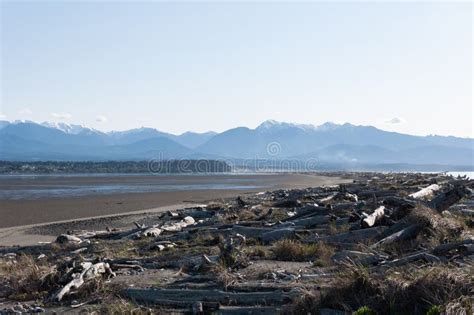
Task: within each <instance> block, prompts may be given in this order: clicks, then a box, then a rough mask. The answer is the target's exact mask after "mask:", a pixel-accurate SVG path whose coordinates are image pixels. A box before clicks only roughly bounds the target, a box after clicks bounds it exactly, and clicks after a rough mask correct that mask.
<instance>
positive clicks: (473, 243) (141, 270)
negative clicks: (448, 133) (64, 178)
mask: <svg viewBox="0 0 474 315" xmlns="http://www.w3.org/2000/svg"><path fill="white" fill-rule="evenodd" d="M338 175H341V174H338ZM344 176H346V177H349V178H353V179H354V180H353V183H350V184H344V185H338V186H331V187H315V188H307V189H295V190H278V191H272V192H262V193H258V194H254V195H246V196H240V197H238V198H236V199H233V200H222V201H219V202H212V203H209V204H208V205H207V206H203V207H198V208H188V209H182V210H178V211H168V212H167V213H163V214H159V215H158V214H157V215H150V218H149V220H144V222H135V227H134V228H131V229H129V230H114V229H110V228H106V227H104V230H103V231H70V232H69V233H65V234H63V235H60V236H58V238H57V240H56V242H55V243H54V244H47V245H38V246H31V247H13V248H0V254H1V255H2V256H3V257H2V258H1V259H2V263H3V264H4V266H10V267H8V268H10V269H9V270H10V271H11V270H14V268H13V269H12V267H11V266H14V265H15V262H16V263H17V264H21V261H22V259H24V257H25V256H28V257H33V259H32V263H31V265H30V266H29V267H30V268H36V269H38V270H43V269H46V270H44V271H43V272H39V271H36V272H37V273H39V275H38V276H37V277H33V278H32V279H30V281H33V283H34V285H31V284H30V289H32V290H36V291H37V292H38V294H35V295H34V297H35V298H36V300H37V301H41V303H43V304H42V307H44V308H46V309H48V308H51V309H54V308H57V307H70V309H69V311H71V312H72V310H77V311H78V312H79V310H82V311H84V310H89V311H92V310H97V309H101V310H102V311H105V312H115V311H118V312H128V311H130V310H135V311H138V312H139V311H143V312H157V313H173V314H180V313H186V314H187V313H189V314H204V313H206V314H207V313H214V314H257V313H258V314H278V313H283V314H300V313H314V314H318V313H321V314H351V313H352V312H354V311H356V310H357V309H358V308H360V307H366V308H367V309H372V310H374V311H376V312H377V313H381V314H382V313H389V312H401V313H403V312H405V313H411V314H425V313H426V311H428V310H432V311H433V309H434V310H435V311H436V310H438V309H437V308H439V311H440V312H446V313H450V312H451V313H452V314H457V313H456V312H460V313H459V314H470V313H469V312H472V305H473V300H472V298H473V294H474V292H473V290H474V286H473V283H474V281H473V271H474V269H473V264H474V231H473V227H474V199H473V198H474V196H473V194H472V192H473V188H474V181H472V180H469V179H467V178H453V177H451V176H447V175H444V174H379V173H353V174H344ZM146 221H148V222H146ZM22 257H23V258H22ZM3 268H6V267H3ZM42 268H43V269H42ZM48 268H49V269H48ZM12 274H13V273H12ZM18 277H19V278H21V276H20V275H19V276H18ZM439 277H444V278H443V279H441V280H440V279H439ZM150 279H153V281H149V280H150ZM17 280H18V281H20V282H21V281H24V279H17ZM362 280H363V281H362ZM12 281H14V279H13V278H12V279H8V277H6V276H5V279H4V280H3V281H2V282H0V286H3V289H0V292H2V294H3V296H4V298H5V299H6V300H8V301H15V302H16V300H18V299H19V298H23V299H25V298H26V299H27V297H28V294H26V296H24V295H25V294H24V293H25V292H24V291H25V290H24V286H25V285H23V286H22V285H21V284H17V285H13V284H12V283H11V282H12ZM446 281H448V282H449V287H448V286H447V285H446V283H445V282H446ZM150 282H152V283H150ZM153 282H154V283H153ZM15 290H16V291H15ZM410 292H413V293H412V294H410ZM19 293H23V296H22V295H21V294H19ZM389 295H390V296H389ZM117 301H119V302H117ZM456 303H457V304H456ZM470 308H471V309H470ZM10 310H13V309H10ZM462 310H464V311H465V312H464V313H462V312H463V311H462ZM7 311H8V309H7V310H5V311H4V312H7ZM0 313H1V312H0Z"/></svg>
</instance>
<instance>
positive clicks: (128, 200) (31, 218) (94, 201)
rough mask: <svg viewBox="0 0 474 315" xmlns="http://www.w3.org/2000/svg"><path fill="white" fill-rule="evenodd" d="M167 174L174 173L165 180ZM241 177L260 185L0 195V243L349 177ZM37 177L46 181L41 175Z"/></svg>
mask: <svg viewBox="0 0 474 315" xmlns="http://www.w3.org/2000/svg"><path fill="white" fill-rule="evenodd" d="M122 179H123V178H122ZM170 179H171V180H172V179H173V178H168V179H167V180H170ZM182 179H183V177H181V178H180V180H182ZM221 179H222V177H221ZM70 180H72V181H74V180H76V179H74V178H73V179H67V181H70ZM116 180H117V178H100V179H95V178H83V179H79V180H77V181H76V183H77V182H80V184H86V183H90V182H95V183H97V182H100V183H104V182H105V184H107V183H109V182H110V181H116ZM119 180H120V179H119ZM142 180H143V178H140V177H139V176H138V177H132V178H130V181H133V182H134V183H136V182H139V183H141V182H142ZM154 180H161V178H160V179H157V178H155V179H154ZM187 180H191V181H200V180H202V178H196V177H192V178H190V179H187ZM206 180H207V181H214V180H216V178H215V177H214V176H210V177H206ZM242 180H244V181H247V182H248V181H251V183H252V185H255V186H259V187H258V188H248V189H214V190H213V189H203V190H180V191H171V192H146V193H116V194H107V195H88V196H81V197H68V198H46V199H35V200H0V203H1V210H0V213H1V217H2V220H1V221H0V246H6V245H33V244H37V243H38V242H39V241H45V242H48V241H51V240H54V237H56V236H57V235H58V234H61V233H64V232H66V231H68V230H72V229H97V230H105V228H106V227H111V228H121V227H128V226H130V225H133V221H134V220H136V219H139V218H143V217H146V215H147V213H148V214H149V213H156V212H163V211H166V210H175V209H181V208H186V207H192V206H196V205H200V204H205V203H208V202H209V201H216V200H217V201H218V200H222V199H226V198H234V197H237V196H238V195H242V196H244V195H246V194H253V193H257V192H261V191H271V190H277V189H294V188H307V187H317V186H325V185H326V186H327V185H335V184H340V183H347V182H350V181H352V180H351V179H346V178H342V177H339V176H333V177H331V176H321V175H315V174H311V175H310V174H278V175H263V176H258V175H257V176H245V177H244V178H242ZM50 181H52V179H47V180H46V184H47V185H50V184H52V183H51V182H50ZM37 183H38V182H35V183H34V184H37ZM39 183H41V184H42V185H43V184H45V182H44V181H42V180H41V181H40V182H39ZM9 184H12V182H6V181H3V182H1V183H0V188H2V186H3V187H7V186H8V185H9ZM18 184H21V185H23V186H25V187H28V186H31V185H32V181H30V180H26V181H21V182H19V183H18ZM46 184H45V185H46ZM53 184H58V182H57V181H53ZM66 184H68V182H61V185H66ZM47 185H46V186H47ZM52 237H53V239H52Z"/></svg>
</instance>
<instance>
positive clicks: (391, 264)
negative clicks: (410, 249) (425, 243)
mask: <svg viewBox="0 0 474 315" xmlns="http://www.w3.org/2000/svg"><path fill="white" fill-rule="evenodd" d="M420 259H423V260H425V261H426V262H430V263H438V262H441V259H439V258H438V257H436V256H434V255H431V254H429V253H427V252H419V253H415V254H412V255H409V256H405V257H403V258H399V259H394V260H392V261H388V262H386V263H384V266H389V267H399V266H403V265H406V264H408V263H411V262H413V261H417V260H420Z"/></svg>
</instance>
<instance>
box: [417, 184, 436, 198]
mask: <svg viewBox="0 0 474 315" xmlns="http://www.w3.org/2000/svg"><path fill="white" fill-rule="evenodd" d="M440 189H441V186H439V185H438V184H432V185H429V186H428V187H425V188H423V189H420V190H418V191H417V192H414V193H413V194H411V195H410V197H412V198H413V199H426V198H429V197H432V196H433V195H434V193H435V192H436V191H438V190H440Z"/></svg>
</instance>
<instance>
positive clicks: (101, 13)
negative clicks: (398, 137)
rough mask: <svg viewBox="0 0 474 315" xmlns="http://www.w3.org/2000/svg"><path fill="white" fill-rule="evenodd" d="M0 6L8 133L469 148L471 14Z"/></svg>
mask: <svg viewBox="0 0 474 315" xmlns="http://www.w3.org/2000/svg"><path fill="white" fill-rule="evenodd" d="M0 5H1V10H2V13H1V27H2V31H1V45H2V55H1V61H2V62H1V67H2V68H1V75H2V85H1V98H0V100H1V107H0V115H2V117H3V118H4V119H7V120H14V119H30V120H35V121H45V120H48V121H66V122H69V123H82V124H86V125H89V126H92V127H95V128H98V129H100V130H111V129H116V130H122V129H129V128H134V127H140V126H148V127H155V128H158V129H160V130H163V131H169V132H174V133H180V132H183V131H186V130H194V131H207V130H215V131H223V130H225V129H228V128H231V127H235V126H239V125H242V126H249V127H255V126H256V125H258V124H259V123H260V122H261V121H263V120H266V119H276V120H283V121H289V122H300V123H312V124H316V125H317V124H321V123H323V122H326V121H333V122H351V123H354V124H364V125H375V126H377V127H380V128H382V129H386V130H394V131H399V132H405V133H411V134H421V135H425V134H441V135H456V136H470V137H473V136H474V132H473V120H474V117H473V96H472V91H473V64H472V63H473V61H472V59H473V49H472V43H473V20H472V15H473V6H472V4H471V3H470V2H464V3H457V4H452V3H451V4H449V3H447V2H445V3H432V4H430V3H426V2H425V3H418V4H416V3H410V2H403V3H384V4H375V3H370V2H352V3H342V2H339V3H324V2H314V3H304V4H303V3H301V4H289V3H287V4H285V3H280V4H271V3H268V2H267V3H259V4H255V3H249V2H242V3H226V4H223V3H221V4H219V3H178V4H176V3H174V4H173V3H160V2H148V3H146V2H143V3H139V4H138V3H131V2H130V3H124V2H122V3H119V2H113V1H107V2H106V1H103V2H99V1H91V2H85V1H78V2H66V1H63V2H61V1H54V2H41V1H35V2H25V1H21V2H19V1H17V2H13V1H12V2H9V1H1V4H0Z"/></svg>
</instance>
